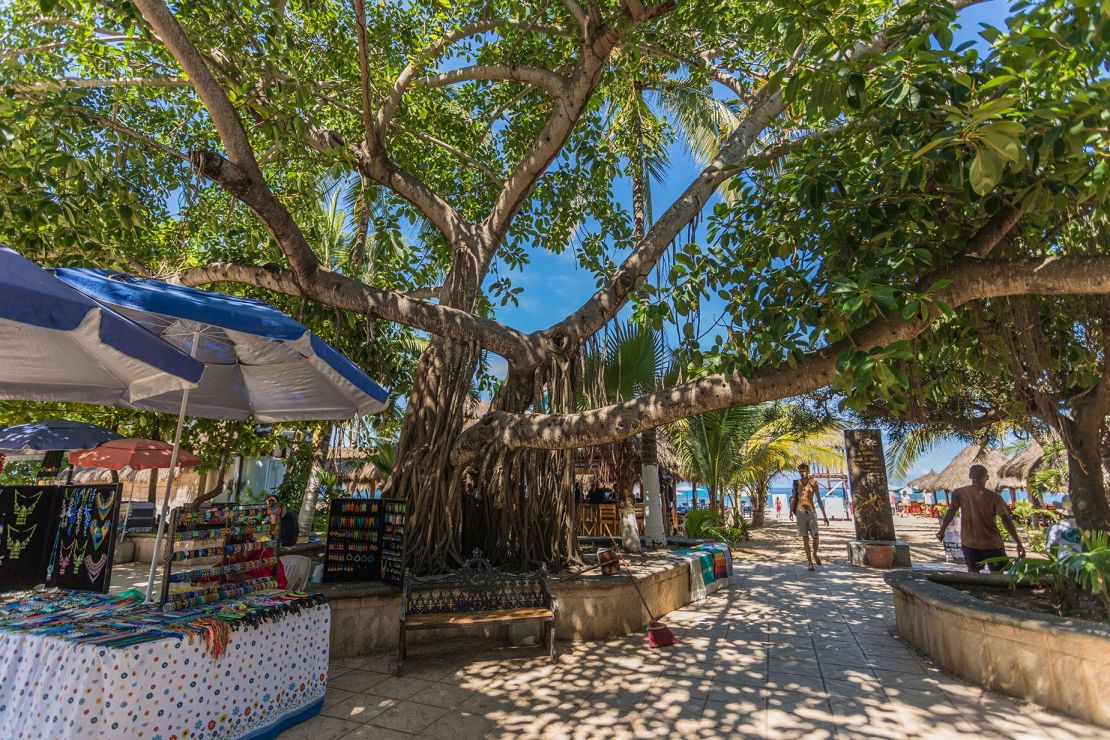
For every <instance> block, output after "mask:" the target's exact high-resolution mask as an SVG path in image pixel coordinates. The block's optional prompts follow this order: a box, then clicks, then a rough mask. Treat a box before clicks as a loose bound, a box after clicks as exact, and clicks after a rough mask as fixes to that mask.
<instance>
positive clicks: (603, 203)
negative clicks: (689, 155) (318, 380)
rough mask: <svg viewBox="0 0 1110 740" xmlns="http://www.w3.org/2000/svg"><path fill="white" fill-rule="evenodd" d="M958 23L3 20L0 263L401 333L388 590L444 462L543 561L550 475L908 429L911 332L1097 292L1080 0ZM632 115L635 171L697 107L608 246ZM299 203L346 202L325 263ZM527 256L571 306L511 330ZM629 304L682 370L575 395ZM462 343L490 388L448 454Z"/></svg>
mask: <svg viewBox="0 0 1110 740" xmlns="http://www.w3.org/2000/svg"><path fill="white" fill-rule="evenodd" d="M971 4H975V2H974V0H970V1H969V0H957V1H956V2H948V1H946V0H910V1H909V2H903V3H897V4H895V3H890V2H882V1H877V0H841V1H835V2H827V1H824V0H822V1H821V2H818V1H817V0H807V1H805V2H790V3H786V2H780V1H779V0H769V1H768V2H764V3H736V2H728V1H726V0H689V1H688V2H677V1H675V0H661V1H659V2H645V1H644V0H620V1H619V2H618V1H617V0H585V1H581V2H580V1H579V0H562V1H561V2H557V3H554V2H530V1H525V2H505V1H502V2H498V1H496V0H495V1H494V2H490V1H488V0H483V1H482V2H457V3H450V4H448V3H440V2H434V3H408V2H385V3H372V4H369V3H365V2H363V0H353V2H352V3H350V4H347V3H343V2H336V1H335V0H323V1H314V2H288V1H287V0H274V1H273V2H264V1H262V0H253V1H248V2H242V3H235V4H229V3H225V2H210V1H209V0H198V1H197V2H190V3H181V4H178V5H175V6H172V7H171V6H169V5H167V4H166V3H165V2H163V0H134V2H124V1H123V0H112V1H111V2H107V3H99V4H94V3H89V2H84V1H78V0H34V1H32V0H14V1H13V2H11V3H9V4H7V5H6V7H5V9H4V11H3V12H2V13H0V38H2V42H0V43H2V46H0V79H2V80H3V83H2V87H3V93H4V94H3V96H0V239H2V240H5V241H8V242H10V243H12V244H13V245H14V246H16V247H17V248H19V249H21V250H22V251H24V252H25V253H26V254H28V255H29V256H31V257H35V258H40V259H43V260H45V261H48V262H53V263H61V262H72V261H81V262H93V263H96V264H99V265H103V266H113V267H121V268H126V269H130V270H135V271H139V272H153V273H156V274H159V275H168V276H171V277H173V278H174V279H178V280H181V281H183V282H186V283H189V284H220V285H222V286H224V287H225V288H226V286H229V285H239V286H242V287H240V288H236V289H239V290H245V291H248V292H251V293H252V294H259V295H262V294H265V295H268V296H269V298H270V299H271V300H280V301H284V302H285V305H286V306H288V307H292V306H296V305H300V304H301V303H307V304H314V305H316V306H318V307H319V310H320V311H321V312H322V314H323V315H324V316H325V318H322V320H325V321H331V322H334V324H335V331H336V333H337V335H338V336H346V337H350V341H351V343H352V345H358V346H360V347H361V348H362V350H363V351H364V352H365V355H364V356H363V358H362V359H364V360H365V362H366V363H367V364H370V363H372V362H374V361H380V360H381V357H382V356H383V352H382V351H381V349H380V347H379V346H378V345H376V344H375V343H376V342H377V341H379V340H381V338H383V337H390V336H396V337H399V338H402V339H403V338H404V337H405V336H408V335H406V334H405V332H408V331H410V330H419V331H423V332H427V333H428V334H429V335H430V336H431V341H430V343H429V345H428V347H427V349H426V350H424V353H423V355H422V357H421V360H420V363H419V365H418V366H417V367H416V368H415V369H414V371H413V372H414V376H413V386H412V387H413V392H412V394H411V395H410V396H409V403H408V405H407V408H406V415H407V417H406V423H405V426H404V430H403V431H402V434H401V442H400V448H399V454H398V464H397V465H396V466H395V468H394V473H393V478H392V482H391V485H393V486H395V487H397V488H398V489H400V490H401V491H402V492H404V493H405V495H408V496H410V501H411V502H412V504H413V511H414V516H413V528H414V531H415V533H416V534H415V536H414V539H413V543H414V545H413V546H414V552H416V553H417V555H415V556H414V557H416V558H417V561H418V562H419V563H420V567H425V568H437V567H442V565H443V563H445V562H447V561H449V560H451V559H456V560H457V559H458V558H459V557H460V556H461V547H462V545H461V544H460V543H461V534H459V533H461V528H462V521H463V519H462V510H463V504H462V500H461V499H460V495H459V491H460V490H461V489H462V488H465V486H462V483H461V482H462V480H463V475H464V471H466V470H467V469H468V468H469V469H471V471H472V472H473V471H474V470H478V471H485V472H484V473H481V474H479V475H478V482H477V483H475V484H474V485H473V486H471V487H470V488H471V489H472V490H479V489H482V488H486V487H489V488H490V489H491V490H490V491H488V492H487V493H488V495H490V496H492V497H493V501H492V502H491V501H489V500H487V499H483V501H484V503H483V504H482V506H486V507H493V508H492V509H488V508H487V512H491V511H493V510H494V509H496V511H497V512H500V513H498V514H497V515H496V516H495V515H494V514H493V513H489V514H488V516H487V519H486V520H487V524H489V526H491V527H494V526H496V527H499V528H500V529H499V530H498V532H499V534H497V535H496V536H493V535H490V536H488V537H487V541H489V542H496V543H503V544H498V545H497V546H498V547H503V548H504V550H503V551H502V552H500V553H499V554H498V557H502V558H505V559H517V560H522V561H528V560H531V561H537V560H540V561H555V560H564V559H566V558H568V557H573V556H574V547H575V546H574V545H573V543H572V542H569V541H568V540H567V539H566V538H565V537H563V536H562V535H561V534H560V532H562V530H563V529H565V528H566V527H565V525H566V522H567V521H568V519H567V517H568V516H569V514H568V511H569V509H568V506H570V504H568V501H570V496H571V494H570V493H569V488H570V486H569V482H568V481H569V480H570V477H569V474H568V473H567V465H568V464H569V463H568V459H569V458H568V457H567V456H566V455H562V456H560V455H557V454H554V453H553V452H551V451H557V450H566V449H569V448H573V447H578V446H585V445H592V444H604V443H610V442H614V441H617V440H619V439H622V438H626V437H628V436H630V435H632V434H635V433H637V432H640V431H643V430H646V429H650V428H653V427H656V426H659V425H663V424H667V423H670V422H673V421H676V420H679V419H682V418H685V417H688V416H691V415H693V414H697V413H701V412H705V411H712V410H715V409H722V408H726V407H731V406H738V405H751V404H756V403H759V402H762V401H767V400H774V399H778V398H785V397H789V396H792V395H796V394H800V393H805V392H808V391H812V390H815V389H819V388H823V387H826V386H830V385H832V386H833V387H834V388H836V389H838V390H839V391H842V392H843V393H844V394H845V395H846V397H847V399H848V402H849V404H851V405H853V406H855V407H857V408H863V407H866V406H868V405H874V404H880V405H883V406H885V407H887V408H889V410H890V411H891V412H892V413H902V412H904V411H906V410H907V409H909V405H910V400H909V399H910V396H911V395H912V394H911V393H910V390H911V388H910V386H911V378H910V374H909V373H908V372H907V371H906V369H905V367H904V364H905V363H906V362H909V361H912V360H914V359H915V357H919V356H920V353H921V352H922V347H923V346H925V345H926V344H927V343H928V341H929V339H928V337H927V335H928V333H929V332H930V331H938V332H943V331H946V330H949V329H950V328H951V327H952V326H954V325H956V324H959V323H961V322H967V321H969V320H970V317H972V316H974V315H975V314H976V312H978V311H980V310H982V309H981V307H982V306H983V305H984V304H983V303H982V301H984V300H993V299H1002V298H1004V297H1009V296H1031V295H1040V296H1068V295H1105V294H1107V293H1110V257H1106V256H1105V255H1104V253H1103V252H1104V250H1100V249H1098V245H1097V244H1095V243H1092V242H1090V240H1085V239H1082V238H1079V239H1071V238H1067V239H1065V238H1063V237H1062V235H1063V234H1065V233H1067V232H1068V224H1070V223H1087V222H1090V221H1095V222H1098V221H1099V220H1100V219H1103V218H1104V213H1105V211H1106V205H1107V199H1108V192H1110V190H1108V189H1110V161H1108V156H1110V154H1108V135H1107V120H1108V117H1110V112H1108V111H1110V100H1108V95H1110V77H1108V75H1107V71H1108V70H1107V62H1108V59H1107V54H1108V53H1110V51H1108V50H1110V22H1108V17H1107V14H1106V13H1105V11H1104V8H1105V3H1097V2H1093V0H1075V1H1073V2H1064V1H1062V0H1061V1H1057V0H1046V1H1045V2H1041V3H1029V2H1019V3H1018V4H1017V5H1015V6H1014V8H1013V9H1012V11H1011V13H1010V17H1009V18H1008V20H1007V22H1006V24H1005V27H1002V28H990V27H988V28H985V29H984V30H983V33H982V35H983V38H984V41H985V43H984V44H979V45H976V44H972V43H963V44H960V45H958V46H957V45H955V44H954V42H953V32H952V28H953V24H954V23H955V21H956V16H957V13H958V11H959V10H960V9H961V8H963V7H966V6H967V5H971ZM630 90H631V91H632V94H635V95H637V96H638V95H639V93H640V92H642V91H644V90H656V91H661V92H660V94H661V95H670V96H671V98H670V99H669V102H670V103H673V102H675V96H676V95H677V96H686V97H685V98H684V100H685V103H686V104H685V105H670V104H663V103H661V102H656V103H654V104H652V103H651V102H650V96H649V97H647V98H642V99H639V100H634V101H632V104H631V105H630V104H629V95H630ZM645 100H646V101H648V102H647V103H645V102H644V101H645ZM695 100H696V101H701V102H695ZM645 104H646V105H649V106H653V107H652V108H651V111H652V112H653V113H654V114H655V115H653V116H651V117H648V116H646V115H637V116H636V120H637V121H639V123H640V125H641V131H640V135H641V136H644V137H646V138H645V139H644V140H645V141H646V142H647V143H649V144H650V145H651V148H652V151H655V152H658V151H659V149H660V146H659V145H660V143H665V144H669V143H672V142H674V141H676V140H677V137H678V136H679V133H680V132H683V133H686V134H687V135H689V133H690V131H692V130H694V129H695V127H693V126H691V125H689V124H690V123H691V121H684V120H681V117H682V115H685V114H683V113H682V111H686V112H687V114H692V113H693V112H695V111H698V110H700V111H701V113H702V114H705V113H707V112H712V111H716V114H715V115H699V116H698V117H697V120H698V122H699V125H698V126H697V127H696V130H697V131H698V134H697V136H696V141H697V148H698V149H699V156H701V157H702V159H703V162H704V166H703V167H702V169H701V170H700V171H698V172H694V173H690V174H689V175H688V176H687V177H684V178H683V179H684V180H685V181H686V183H687V184H686V186H685V188H684V189H683V190H682V191H681V193H680V195H679V196H678V197H677V198H676V199H675V200H674V201H673V202H671V203H667V204H658V203H657V204H655V207H654V209H653V214H652V215H653V216H654V218H653V220H652V221H651V223H649V224H647V225H646V230H645V232H644V234H643V236H642V237H640V236H639V235H638V234H637V232H636V230H634V228H633V223H632V221H633V219H632V214H631V213H630V205H629V204H628V203H626V202H624V200H623V198H622V192H623V191H622V189H621V188H620V183H621V182H622V180H623V178H625V177H626V175H627V172H628V167H627V159H628V157H629V156H630V155H629V148H628V146H627V145H626V142H624V139H626V138H627V136H628V135H629V133H628V130H629V125H630V119H629V113H628V112H629V111H637V110H639V111H640V112H641V113H642V112H643V108H642V105H645ZM699 105H700V106H701V107H700V108H699V107H698V106H699ZM619 111H624V113H622V114H621V115H617V114H616V112H619ZM644 125H647V126H648V127H649V128H648V130H644V129H643V128H642V127H643V126H644ZM614 137H620V138H621V139H622V143H624V144H625V145H624V146H614V145H613V140H614ZM321 189H324V190H326V191H327V192H329V193H334V192H343V193H344V194H345V196H344V197H345V200H346V203H347V205H348V206H349V209H348V210H349V212H350V221H349V223H350V224H351V231H350V239H349V244H346V245H345V246H344V248H343V249H338V250H337V249H333V248H331V247H329V246H328V245H334V243H335V240H334V239H333V238H332V237H334V219H330V218H329V216H328V210H327V209H326V208H322V207H321V197H320V191H321ZM703 218H704V219H705V220H706V221H705V222H706V237H705V238H704V239H702V238H700V232H698V231H696V229H693V228H688V227H691V225H696V224H697V223H698V222H699V221H700V220H701V219H703ZM329 229H331V231H329ZM329 234H331V236H329ZM536 250H546V251H549V252H555V253H560V252H564V251H568V250H573V253H574V256H575V260H576V262H577V264H578V265H579V266H580V267H581V268H582V269H584V270H586V271H588V273H589V274H590V275H592V277H593V279H594V280H595V281H596V285H597V292H596V293H595V294H594V295H593V296H592V297H591V298H590V299H588V300H587V301H586V302H585V303H584V304H583V305H581V306H578V307H567V308H566V309H565V315H562V316H559V315H554V314H553V316H552V323H551V324H550V326H548V327H547V328H546V329H543V330H540V331H535V332H530V333H526V332H523V331H520V330H519V329H516V328H513V327H511V326H507V325H505V324H503V323H501V322H499V321H497V319H496V316H497V312H496V309H497V307H498V306H499V305H504V304H506V303H508V302H511V301H514V300H517V299H518V298H519V295H520V286H518V285H515V284H514V272H515V271H522V270H527V269H529V263H530V258H531V255H533V254H535V252H536ZM655 270H658V271H659V272H660V274H661V277H662V280H661V281H659V284H658V285H648V284H646V283H645V280H646V279H647V278H648V276H649V275H650V274H651V273H652V272H653V271H655ZM275 296H285V297H284V298H280V299H278V298H276V297H275ZM633 299H638V300H636V302H635V303H636V311H635V313H636V315H637V317H638V318H639V319H640V320H641V321H644V322H647V323H650V324H652V325H654V327H655V328H656V329H662V328H663V327H664V326H666V325H669V326H670V327H671V331H674V332H675V333H676V334H677V335H678V337H680V340H681V347H680V352H679V356H680V360H681V362H682V364H683V372H682V375H683V378H684V382H681V383H677V384H676V385H674V386H673V387H670V388H665V389H660V390H655V391H653V392H650V393H644V394H641V395H638V396H637V397H635V398H629V399H623V400H620V401H615V402H611V403H609V404H607V405H605V406H600V407H585V408H583V407H580V406H579V404H578V394H576V393H575V392H574V383H573V382H571V380H570V376H571V375H573V374H574V372H575V368H576V367H577V363H578V362H579V359H578V356H579V352H580V350H581V349H582V347H583V346H584V344H585V343H586V342H587V341H588V340H589V339H590V338H591V337H593V336H595V335H596V334H598V333H599V332H600V331H602V330H603V329H604V328H605V327H606V326H607V325H608V324H610V322H613V321H614V320H617V319H618V316H619V315H620V314H621V312H622V311H623V310H625V309H626V307H627V306H629V305H630V302H631V301H633ZM990 305H992V306H993V305H995V304H993V303H992V304H990ZM999 305H1001V303H999ZM721 306H723V317H719V319H718V320H717V321H715V322H712V323H715V324H716V325H718V326H720V327H721V329H720V331H719V332H718V333H719V336H716V337H712V336H702V333H703V332H701V331H700V327H701V324H700V321H699V319H700V316H701V315H702V314H703V313H706V314H709V313H713V312H715V311H718V310H720V309H721ZM314 310H316V309H314ZM559 313H563V311H560V312H559ZM397 327H406V328H405V329H399V328H397ZM938 327H939V329H938ZM936 336H938V337H939V336H941V333H938V334H936ZM917 339H920V341H919V342H915V340H917ZM344 349H348V350H350V351H354V349H353V346H349V345H344ZM484 353H494V354H498V355H501V356H503V357H504V358H505V359H506V361H507V364H508V375H507V377H506V378H505V381H504V383H502V384H501V385H500V386H499V388H498V390H497V393H496V395H495V397H494V401H493V403H492V404H491V408H490V411H489V413H488V414H486V415H485V417H484V418H483V419H481V420H480V422H479V423H477V424H473V425H471V426H469V427H468V428H466V429H465V430H464V428H463V424H462V418H463V415H462V404H463V397H464V395H465V393H466V392H467V391H469V389H470V384H471V382H472V378H473V376H474V375H475V373H476V372H478V371H479V368H480V367H481V364H482V360H483V357H484ZM356 359H359V358H357V357H356ZM956 362H957V364H959V360H956ZM529 451H532V452H529ZM521 455H532V457H530V458H528V460H529V461H528V462H526V461H525V460H524V458H522V457H520V456H521ZM544 455H546V456H544ZM510 457H512V458H513V460H510V459H509V458H510ZM513 471H515V472H513ZM541 491H542V493H541ZM537 507H538V508H537ZM537 511H542V512H543V514H542V515H538V514H537ZM495 521H496V522H498V523H497V524H496V525H494V524H493V522H495ZM443 531H447V532H453V533H456V536H453V537H448V538H447V540H448V541H447V542H446V543H441V542H439V540H437V539H436V537H439V538H440V539H443V538H442V536H441V535H440V534H439V533H442V532H443Z"/></svg>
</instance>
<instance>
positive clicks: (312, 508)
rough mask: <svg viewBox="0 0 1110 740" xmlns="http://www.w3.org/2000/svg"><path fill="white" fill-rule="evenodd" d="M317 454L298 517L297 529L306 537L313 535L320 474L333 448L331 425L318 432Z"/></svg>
mask: <svg viewBox="0 0 1110 740" xmlns="http://www.w3.org/2000/svg"><path fill="white" fill-rule="evenodd" d="M315 441H316V452H315V453H314V454H313V456H312V470H311V471H310V472H309V474H308V483H306V484H305V487H304V499H302V501H301V512H300V514H299V515H298V517H297V528H298V529H299V530H300V531H301V532H302V533H303V534H305V535H308V534H311V533H312V523H313V520H314V519H315V518H316V503H317V502H318V501H319V499H320V474H321V473H323V471H324V464H325V463H326V462H327V459H328V448H329V447H330V446H331V424H324V425H322V426H320V427H319V428H317V430H316V440H315Z"/></svg>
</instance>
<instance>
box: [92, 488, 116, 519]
mask: <svg viewBox="0 0 1110 740" xmlns="http://www.w3.org/2000/svg"><path fill="white" fill-rule="evenodd" d="M115 502H116V494H115V493H114V492H112V491H109V492H108V503H104V500H103V499H102V498H101V494H100V492H99V491H97V493H96V511H97V513H98V514H100V521H102V522H105V521H108V517H109V516H110V515H111V513H112V504H114V503H115Z"/></svg>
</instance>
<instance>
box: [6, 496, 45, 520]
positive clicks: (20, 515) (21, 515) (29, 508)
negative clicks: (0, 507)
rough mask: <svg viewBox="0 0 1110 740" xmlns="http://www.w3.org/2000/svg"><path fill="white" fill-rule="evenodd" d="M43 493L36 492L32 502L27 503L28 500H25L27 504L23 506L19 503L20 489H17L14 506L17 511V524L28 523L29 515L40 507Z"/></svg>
mask: <svg viewBox="0 0 1110 740" xmlns="http://www.w3.org/2000/svg"><path fill="white" fill-rule="evenodd" d="M42 494H43V492H42V491H39V492H38V493H37V494H35V497H34V499H33V500H32V501H31V502H30V503H26V501H24V503H26V506H21V505H20V503H19V489H18V488H17V489H15V504H14V506H13V509H14V512H15V523H16V524H18V525H19V526H21V527H22V526H23V525H24V524H26V523H27V517H29V516H31V514H33V513H34V511H35V509H37V508H38V505H39V499H41V498H42Z"/></svg>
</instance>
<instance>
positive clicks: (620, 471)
mask: <svg viewBox="0 0 1110 740" xmlns="http://www.w3.org/2000/svg"><path fill="white" fill-rule="evenodd" d="M668 365H669V358H668V354H667V351H666V348H665V347H664V345H663V340H662V337H661V336H660V335H659V334H658V333H656V332H655V331H653V330H652V329H650V328H647V327H643V326H640V325H639V324H632V323H629V324H617V325H616V326H615V327H613V328H612V329H611V330H610V331H609V332H608V333H607V335H606V338H605V342H604V344H603V345H602V346H600V347H598V348H596V349H595V350H593V351H591V352H588V353H587V354H586V356H585V358H584V362H583V373H582V376H583V384H582V392H581V395H582V396H583V398H584V400H585V401H586V403H588V404H593V405H594V406H603V405H606V404H610V403H620V402H621V401H627V400H629V399H632V398H636V397H637V396H641V395H643V394H645V393H650V392H652V391H654V390H656V389H657V388H659V387H660V385H661V384H662V382H663V378H664V375H665V374H666V371H667V367H668ZM653 444H654V442H653ZM608 451H609V454H610V455H611V456H612V460H611V463H610V465H611V468H612V470H613V478H614V482H615V485H614V488H615V489H616V491H617V497H618V501H619V504H620V510H621V541H622V544H623V546H624V548H625V550H626V551H629V552H639V551H640V535H639V532H638V531H637V527H636V510H635V505H634V503H633V500H632V486H633V485H634V484H635V481H636V477H637V475H636V471H635V469H634V467H633V465H634V462H633V459H632V458H633V447H632V444H631V442H630V441H628V440H626V441H625V442H621V443H617V444H615V445H611V446H610V447H609V448H608ZM652 453H653V454H654V449H653V450H652ZM641 454H642V455H644V454H647V453H645V452H644V451H643V450H641ZM655 482H656V486H655V493H656V496H657V497H658V493H659V487H658V473H656V478H655ZM644 491H645V495H646V492H647V486H646V485H644ZM658 505H659V506H662V500H661V499H660V500H659V503H658ZM648 506H651V503H650V502H649V503H648ZM649 541H650V540H649Z"/></svg>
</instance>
